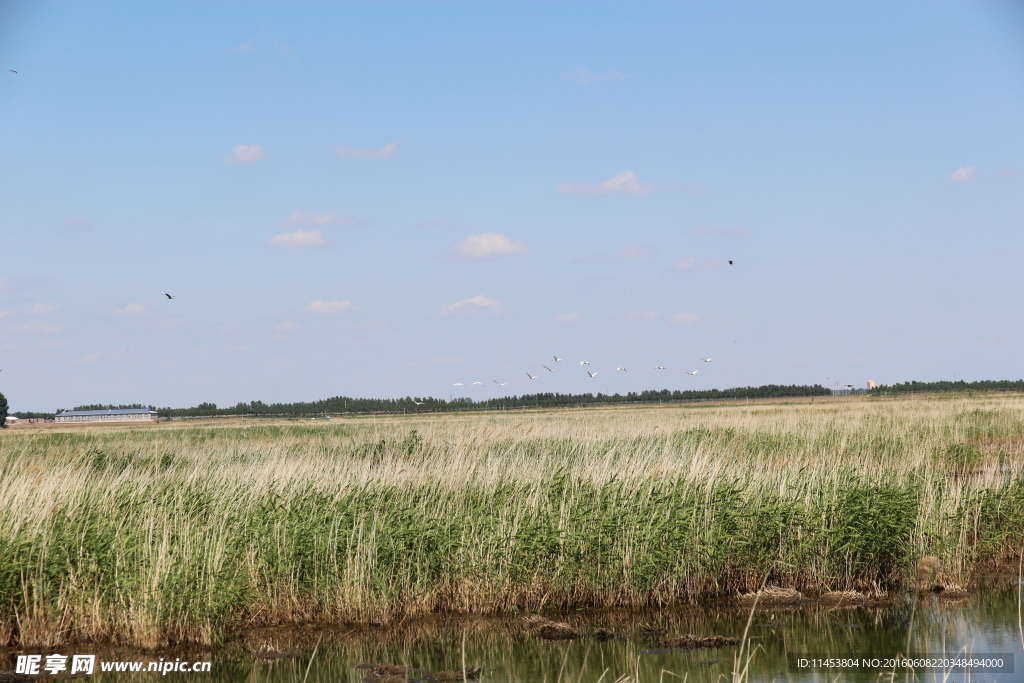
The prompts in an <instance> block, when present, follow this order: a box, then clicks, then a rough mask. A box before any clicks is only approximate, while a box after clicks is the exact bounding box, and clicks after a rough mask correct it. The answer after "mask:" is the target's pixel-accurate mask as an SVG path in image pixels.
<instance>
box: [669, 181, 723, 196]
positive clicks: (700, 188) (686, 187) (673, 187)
mask: <svg viewBox="0 0 1024 683" xmlns="http://www.w3.org/2000/svg"><path fill="white" fill-rule="evenodd" d="M659 189H664V190H668V191H669V192H685V193H686V194H711V188H709V187H708V186H707V185H705V184H704V183H679V182H676V181H674V180H673V181H672V182H670V183H667V184H666V185H663V186H662V187H661V188H659Z"/></svg>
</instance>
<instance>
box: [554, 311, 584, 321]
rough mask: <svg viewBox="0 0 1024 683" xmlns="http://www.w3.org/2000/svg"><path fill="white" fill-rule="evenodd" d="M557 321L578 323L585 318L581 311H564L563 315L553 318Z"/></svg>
mask: <svg viewBox="0 0 1024 683" xmlns="http://www.w3.org/2000/svg"><path fill="white" fill-rule="evenodd" d="M551 319H552V320H554V321H555V322H556V323H578V322H580V321H581V320H583V314H581V313H563V314H562V315H556V316H555V317H553V318H551Z"/></svg>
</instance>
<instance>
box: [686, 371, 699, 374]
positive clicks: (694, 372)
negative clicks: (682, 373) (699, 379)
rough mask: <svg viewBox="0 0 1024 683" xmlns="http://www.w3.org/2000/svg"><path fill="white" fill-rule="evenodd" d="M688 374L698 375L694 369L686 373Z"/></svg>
mask: <svg viewBox="0 0 1024 683" xmlns="http://www.w3.org/2000/svg"><path fill="white" fill-rule="evenodd" d="M686 374H687V375H696V374H697V371H696V370H694V371H693V372H688V373H686Z"/></svg>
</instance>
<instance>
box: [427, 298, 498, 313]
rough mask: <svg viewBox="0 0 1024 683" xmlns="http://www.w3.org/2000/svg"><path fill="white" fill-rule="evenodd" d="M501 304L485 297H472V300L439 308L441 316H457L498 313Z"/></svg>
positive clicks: (464, 300)
mask: <svg viewBox="0 0 1024 683" xmlns="http://www.w3.org/2000/svg"><path fill="white" fill-rule="evenodd" d="M500 312H501V304H500V303H498V302H497V301H495V300H494V299H488V298H487V297H485V296H474V297H473V298H472V299H463V300H462V301H457V302H455V303H454V304H449V305H448V306H442V307H441V315H457V314H466V313H490V314H494V313H500Z"/></svg>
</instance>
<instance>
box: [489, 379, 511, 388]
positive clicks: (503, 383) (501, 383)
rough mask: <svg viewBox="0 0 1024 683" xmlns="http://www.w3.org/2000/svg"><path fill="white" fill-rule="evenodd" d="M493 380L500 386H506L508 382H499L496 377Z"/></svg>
mask: <svg viewBox="0 0 1024 683" xmlns="http://www.w3.org/2000/svg"><path fill="white" fill-rule="evenodd" d="M491 381H492V382H494V383H495V384H497V385H498V386H499V387H503V386H505V385H506V384H508V382H499V381H498V380H496V379H492V380H491Z"/></svg>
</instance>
